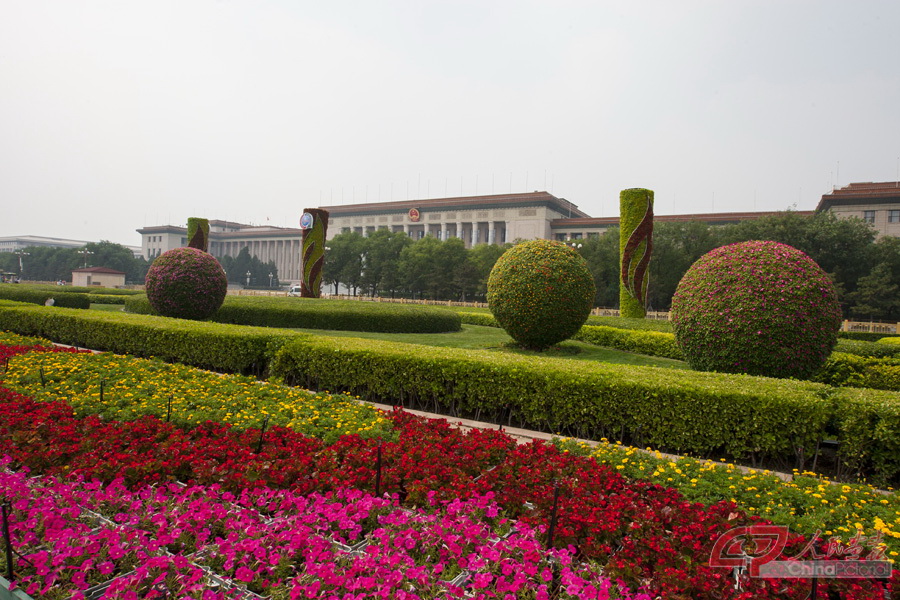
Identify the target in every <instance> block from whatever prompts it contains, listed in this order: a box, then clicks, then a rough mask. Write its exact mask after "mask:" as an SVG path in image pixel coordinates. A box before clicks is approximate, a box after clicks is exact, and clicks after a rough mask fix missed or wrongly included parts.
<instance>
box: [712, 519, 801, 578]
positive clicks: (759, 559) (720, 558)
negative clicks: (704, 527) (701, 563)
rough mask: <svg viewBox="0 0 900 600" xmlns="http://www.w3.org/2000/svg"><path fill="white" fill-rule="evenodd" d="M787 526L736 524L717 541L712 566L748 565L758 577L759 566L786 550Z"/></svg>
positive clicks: (754, 575)
mask: <svg viewBox="0 0 900 600" xmlns="http://www.w3.org/2000/svg"><path fill="white" fill-rule="evenodd" d="M787 540H788V529H787V528H786V527H779V526H778V525H750V526H747V527H735V528H734V529H732V530H730V531H728V532H726V533H725V534H724V535H723V536H722V537H720V538H719V539H717V540H716V543H715V545H714V546H713V549H712V554H711V556H710V558H709V565H710V566H711V567H731V568H734V567H745V566H746V567H749V571H750V576H751V577H758V576H759V567H760V565H764V564H766V563H767V562H769V561H772V560H775V558H777V557H778V556H779V555H780V554H781V551H782V550H784V547H785V545H787Z"/></svg>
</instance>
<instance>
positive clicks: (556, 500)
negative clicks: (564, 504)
mask: <svg viewBox="0 0 900 600" xmlns="http://www.w3.org/2000/svg"><path fill="white" fill-rule="evenodd" d="M558 508H559V481H554V482H553V508H551V509H550V527H549V528H548V529H547V548H552V547H553V535H554V534H555V533H556V512H557V509H558Z"/></svg>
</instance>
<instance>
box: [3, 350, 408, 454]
mask: <svg viewBox="0 0 900 600" xmlns="http://www.w3.org/2000/svg"><path fill="white" fill-rule="evenodd" d="M5 385H6V386H7V387H8V388H9V389H13V390H16V391H19V392H21V393H24V394H28V395H30V396H32V397H34V398H35V399H38V400H45V399H46V400H58V399H65V400H66V401H67V402H68V403H69V404H70V405H71V406H72V407H73V408H74V410H75V413H76V414H77V415H80V416H84V415H91V414H96V415H100V416H101V417H102V418H105V419H115V420H118V421H127V420H133V419H137V418H140V417H142V416H144V415H156V416H158V417H160V418H162V419H166V420H169V421H171V422H173V423H176V424H178V425H183V426H195V425H198V424H200V423H203V422H205V421H216V422H219V423H228V424H230V425H232V426H234V427H236V428H238V429H246V428H249V427H255V428H259V427H261V426H262V423H263V421H264V420H266V419H268V423H269V425H281V426H284V427H288V428H290V429H293V430H295V431H299V432H302V433H304V434H306V435H308V436H313V437H318V438H322V439H325V440H326V441H329V442H331V441H335V440H336V439H337V438H339V437H340V436H341V435H345V434H349V433H355V434H359V435H361V436H363V437H376V436H380V437H384V436H388V435H389V434H390V431H391V428H390V424H389V423H388V421H387V420H386V419H385V418H384V417H383V416H382V413H381V411H378V410H376V409H374V408H372V407H370V406H367V405H363V404H360V403H359V402H356V400H355V399H353V398H350V397H348V396H341V395H335V394H329V393H322V394H314V393H311V392H308V391H306V390H302V389H299V388H291V387H287V386H282V385H275V384H269V383H265V382H261V381H259V380H257V379H254V378H251V377H245V376H240V375H221V374H219V373H213V372H210V371H204V370H201V369H195V368H192V367H186V366H183V365H172V364H168V363H164V362H162V361H159V360H146V359H138V358H134V357H130V356H119V355H115V354H97V355H94V354H72V353H65V354H60V353H56V354H53V355H47V354H44V353H41V352H31V353H27V354H23V355H21V356H16V357H15V358H14V359H11V360H10V362H9V368H8V370H7V372H6V374H5Z"/></svg>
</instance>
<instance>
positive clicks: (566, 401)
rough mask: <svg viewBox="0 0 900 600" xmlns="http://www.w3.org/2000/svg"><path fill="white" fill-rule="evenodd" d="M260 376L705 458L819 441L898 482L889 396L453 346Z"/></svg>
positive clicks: (811, 448)
mask: <svg viewBox="0 0 900 600" xmlns="http://www.w3.org/2000/svg"><path fill="white" fill-rule="evenodd" d="M270 372H271V373H272V375H273V376H275V377H277V378H280V379H283V380H284V381H286V382H288V383H292V384H299V385H305V386H308V387H313V388H319V389H332V390H334V389H337V390H342V391H347V392H350V393H354V394H358V395H361V396H364V397H366V398H368V399H370V400H375V401H380V402H386V403H398V402H399V403H404V404H407V403H416V404H418V405H420V406H423V407H428V406H429V405H433V406H434V408H441V409H443V410H445V411H447V410H449V411H450V412H454V414H455V413H456V412H464V413H468V414H471V413H473V412H476V411H479V412H481V413H484V414H486V415H491V414H493V415H495V416H496V415H504V414H506V411H511V412H512V414H513V415H515V417H516V418H518V419H520V420H521V421H522V423H523V425H525V426H528V427H532V428H537V429H544V430H547V431H551V432H554V431H562V430H568V431H571V432H575V433H576V434H577V435H578V436H579V437H585V438H593V439H597V438H600V437H609V438H611V439H629V440H630V442H631V443H633V444H635V445H641V446H643V445H650V446H653V447H655V448H658V449H661V450H667V451H672V452H676V453H691V454H694V455H700V456H706V457H713V458H715V457H729V458H734V459H746V458H747V457H753V458H755V459H761V458H764V457H768V458H775V459H778V460H781V461H782V462H783V463H784V464H788V465H789V464H796V463H795V462H794V461H795V459H796V456H797V455H798V454H800V453H802V454H803V455H804V456H805V457H807V458H811V456H812V455H813V453H814V452H815V449H816V447H817V444H818V442H820V441H821V440H822V439H833V438H836V439H839V440H841V441H842V455H843V460H844V461H845V464H846V465H848V466H850V467H851V468H852V469H855V470H857V471H858V472H859V474H860V475H861V476H864V477H869V478H870V479H871V480H872V481H874V482H877V483H896V482H897V477H898V474H900V451H898V450H900V448H897V449H895V446H896V445H900V394H898V393H896V392H883V391H879V390H860V389H853V388H833V387H830V386H826V385H823V384H819V383H813V382H806V381H797V380H778V379H771V378H765V377H753V376H749V375H737V374H719V373H706V372H691V371H681V370H674V369H662V368H654V367H632V366H625V365H611V364H604V363H585V362H582V361H568V360H565V359H553V358H542V357H526V356H520V355H508V354H493V353H483V352H473V351H468V350H460V349H455V348H434V347H425V346H417V347H416V350H415V352H410V349H409V346H408V345H406V344H401V343H394V342H379V341H373V340H358V339H352V338H340V339H336V338H328V337H324V336H315V337H313V336H310V337H308V338H304V339H302V340H295V341H291V342H289V343H288V344H286V345H285V346H283V347H282V348H280V349H279V350H278V351H277V353H276V355H275V360H274V362H273V363H272V365H271V367H270ZM863 421H865V422H866V423H869V424H870V425H872V427H874V429H873V428H872V427H867V426H866V425H864V424H862V423H863ZM883 439H884V440H889V441H887V442H884V443H882V440H883ZM800 448H802V449H803V450H802V452H801V451H800V450H799V449H800Z"/></svg>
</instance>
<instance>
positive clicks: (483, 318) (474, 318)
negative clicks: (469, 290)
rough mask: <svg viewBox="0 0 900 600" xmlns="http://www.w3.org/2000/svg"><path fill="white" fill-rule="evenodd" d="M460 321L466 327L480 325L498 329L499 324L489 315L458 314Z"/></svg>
mask: <svg viewBox="0 0 900 600" xmlns="http://www.w3.org/2000/svg"><path fill="white" fill-rule="evenodd" d="M459 318H460V320H461V321H462V322H463V323H465V324H466V325H481V326H482V327H500V323H498V322H497V319H495V318H494V315H492V314H490V313H468V312H461V313H459Z"/></svg>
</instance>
